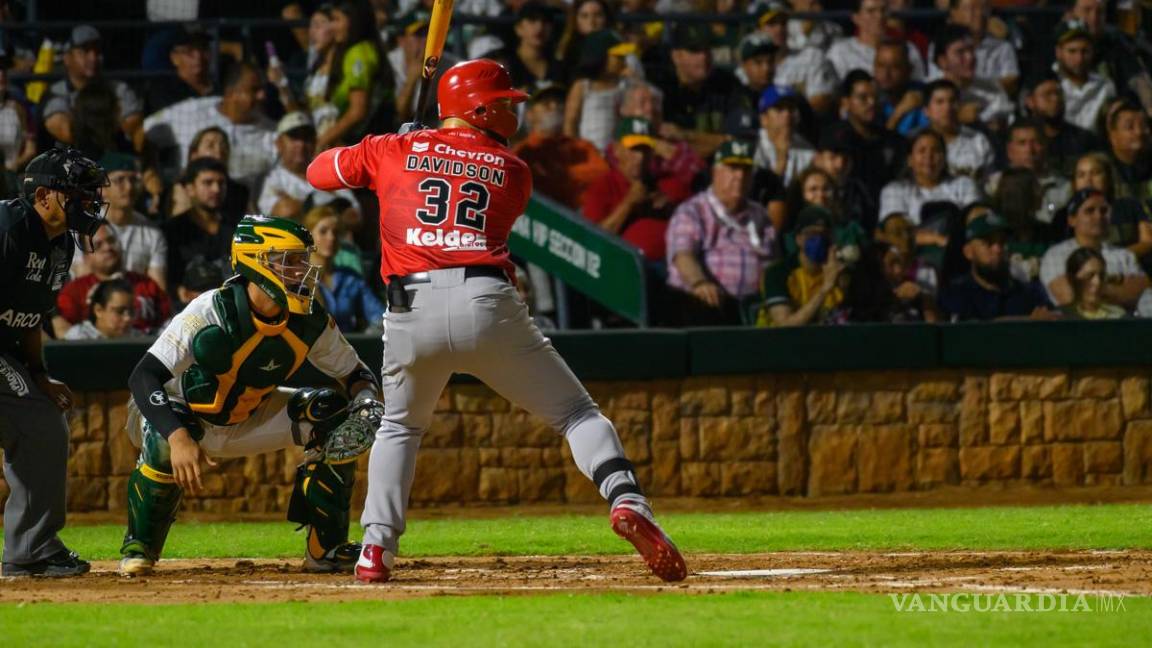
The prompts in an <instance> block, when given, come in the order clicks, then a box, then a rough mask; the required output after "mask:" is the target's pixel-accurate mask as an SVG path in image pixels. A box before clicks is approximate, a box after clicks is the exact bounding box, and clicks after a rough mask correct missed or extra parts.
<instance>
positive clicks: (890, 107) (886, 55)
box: [872, 40, 928, 136]
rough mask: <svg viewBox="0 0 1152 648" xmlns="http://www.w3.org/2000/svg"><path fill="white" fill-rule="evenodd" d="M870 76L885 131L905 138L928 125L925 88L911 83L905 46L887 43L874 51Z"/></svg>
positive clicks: (909, 63)
mask: <svg viewBox="0 0 1152 648" xmlns="http://www.w3.org/2000/svg"><path fill="white" fill-rule="evenodd" d="M872 74H873V76H874V78H875V81H876V88H877V90H878V91H879V97H878V100H879V102H880V117H881V119H883V120H884V127H885V128H887V129H888V130H890V131H892V132H894V133H898V134H900V135H903V136H907V135H909V134H910V133H913V132H915V131H918V130H920V129H921V128H924V127H926V126H927V125H928V118H927V117H925V116H924V110H923V107H924V87H923V85H922V84H921V83H919V82H916V81H913V80H912V64H911V62H910V61H909V60H908V48H907V47H905V46H904V43H901V42H898V41H891V40H887V41H884V42H882V43H880V45H879V46H878V47H877V48H876V61H875V63H874V64H873V70H872Z"/></svg>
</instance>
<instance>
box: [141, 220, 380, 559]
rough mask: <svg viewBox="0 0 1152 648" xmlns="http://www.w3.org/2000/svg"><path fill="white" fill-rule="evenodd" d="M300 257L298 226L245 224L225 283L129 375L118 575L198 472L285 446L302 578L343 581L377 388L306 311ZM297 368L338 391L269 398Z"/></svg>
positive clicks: (158, 533)
mask: <svg viewBox="0 0 1152 648" xmlns="http://www.w3.org/2000/svg"><path fill="white" fill-rule="evenodd" d="M311 252H312V236H311V235H310V234H309V233H308V230H306V229H304V227H303V226H302V225H299V224H297V223H294V222H292V221H287V220H283V219H279V218H266V217H263V216H245V217H244V219H243V220H241V221H240V224H239V225H238V226H237V227H236V232H235V234H234V235H233V238H232V267H233V269H234V270H235V271H236V276H234V277H232V278H231V279H229V280H228V281H227V282H225V283H224V285H223V286H222V287H220V288H218V289H215V290H210V291H208V292H206V293H204V294H202V295H200V296H199V297H197V298H196V299H194V300H193V301H192V303H190V304H188V306H187V307H186V308H185V309H184V310H183V311H181V313H180V314H179V315H177V316H176V317H175V318H174V319H173V320H172V322H171V323H170V324H169V325H168V327H167V328H165V329H164V332H163V333H161V334H160V336H159V337H158V338H157V339H156V342H155V343H154V344H153V345H152V347H151V348H149V349H148V352H147V353H146V354H144V358H143V359H142V360H141V361H140V363H139V364H138V365H137V366H136V368H135V370H133V372H132V376H131V377H130V378H129V381H128V384H129V387H130V388H131V390H132V399H131V400H130V401H129V402H128V425H127V427H128V436H129V437H130V438H131V440H132V442H133V443H134V444H135V445H136V447H138V448H140V458H139V460H138V461H137V463H136V469H135V470H134V471H132V474H131V476H130V477H129V478H128V493H127V495H128V531H127V533H125V535H124V545H123V546H122V547H121V549H120V552H121V554H122V555H123V558H122V559H121V560H120V571H121V573H123V574H125V575H129V576H138V575H143V574H148V573H150V572H151V571H152V569H153V567H154V565H155V564H156V561H157V560H158V559H159V558H160V554H161V552H162V551H163V548H164V541H165V539H166V538H167V537H168V531H169V529H170V528H171V526H172V522H173V521H174V520H175V518H176V511H177V509H178V508H179V506H180V500H181V497H182V495H183V492H184V490H185V489H190V490H192V491H193V492H195V491H196V490H198V489H200V488H202V482H201V478H200V464H201V462H207V463H209V464H213V465H214V463H213V459H212V458H213V457H241V456H245V455H250V454H257V453H261V452H270V451H273V450H279V449H281V448H288V447H292V446H294V445H296V446H304V447H305V455H304V456H305V461H304V463H303V464H301V465H300V466H299V468H298V469H297V472H296V482H295V488H294V489H293V492H292V499H291V501H290V502H289V505H288V519H289V520H291V521H293V522H297V523H299V524H301V525H303V526H307V527H308V534H307V540H306V548H305V553H304V569H305V570H306V571H312V572H335V571H350V570H351V569H352V565H353V563H355V562H356V559H357V558H358V556H359V554H360V546H359V545H358V544H355V543H349V542H348V523H349V504H350V500H351V498H352V487H353V484H354V480H355V476H356V474H355V467H356V463H355V462H356V457H358V456H359V455H362V454H363V453H364V452H365V451H366V450H367V449H368V446H369V445H370V444H371V440H372V433H373V431H374V430H375V429H376V427H377V424H378V423H379V420H380V417H381V416H382V415H383V407H382V406H381V405H380V403H379V402H378V401H377V400H376V398H377V396H378V387H377V384H376V378H375V376H373V375H372V372H371V371H369V370H368V368H367V367H366V366H365V365H364V363H362V362H361V361H360V359H359V358H358V357H357V356H356V352H355V351H354V350H353V349H352V347H351V346H350V345H349V344H348V341H347V340H345V339H344V337H343V336H342V335H341V334H340V331H339V329H337V328H336V323H335V322H334V321H333V319H332V317H331V316H330V315H329V314H328V313H327V312H326V311H325V310H324V308H323V307H322V306H321V305H320V304H318V303H313V295H314V294H315V290H316V280H317V277H319V268H317V267H316V266H313V265H311V264H310V263H309V256H310V255H311ZM305 360H307V361H309V362H310V363H312V365H313V366H315V367H316V368H317V369H319V370H320V371H321V372H323V373H325V374H327V375H328V376H331V377H332V378H335V379H337V380H339V381H340V383H341V385H342V386H343V392H344V393H341V392H340V391H337V390H334V389H329V388H322V389H299V390H292V389H284V388H281V387H280V385H282V384H283V383H284V382H286V381H287V380H288V379H289V378H290V377H291V376H292V375H293V374H294V373H296V371H297V370H298V369H299V368H300V366H301V365H302V364H303V363H304V361H305ZM345 394H347V396H346V395H345ZM350 398H351V399H352V401H353V402H351V403H350V402H349V400H350Z"/></svg>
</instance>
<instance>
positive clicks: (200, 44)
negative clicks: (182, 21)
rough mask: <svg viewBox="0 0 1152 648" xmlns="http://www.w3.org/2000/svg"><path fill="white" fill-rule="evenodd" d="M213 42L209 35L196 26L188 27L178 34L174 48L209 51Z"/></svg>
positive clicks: (173, 42)
mask: <svg viewBox="0 0 1152 648" xmlns="http://www.w3.org/2000/svg"><path fill="white" fill-rule="evenodd" d="M211 43H212V40H211V39H210V38H208V34H207V33H205V31H204V30H203V29H200V28H199V27H197V26H196V25H187V26H185V27H184V28H183V29H181V30H180V31H179V32H177V34H176V38H175V39H174V40H173V41H172V47H174V48H175V47H192V48H195V49H208V47H209V46H210V45H211Z"/></svg>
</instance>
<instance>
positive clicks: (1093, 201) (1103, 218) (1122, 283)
mask: <svg viewBox="0 0 1152 648" xmlns="http://www.w3.org/2000/svg"><path fill="white" fill-rule="evenodd" d="M1066 212H1067V214H1068V226H1069V227H1070V228H1071V229H1072V238H1070V239H1068V240H1066V241H1063V242H1061V243H1057V244H1056V245H1053V246H1052V247H1050V248H1048V251H1047V252H1046V253H1045V254H1044V258H1043V259H1042V260H1041V262H1040V281H1041V283H1043V284H1044V287H1045V288H1046V289H1047V291H1048V297H1049V299H1050V300H1051V301H1052V303H1053V304H1056V305H1057V306H1065V305H1067V304H1069V303H1071V302H1072V300H1073V296H1074V295H1073V292H1072V286H1071V284H1070V283H1069V281H1068V277H1067V276H1065V272H1066V269H1067V263H1068V257H1069V256H1071V254H1072V253H1073V252H1074V251H1076V249H1077V248H1083V247H1086V248H1091V249H1093V250H1097V251H1098V252H1100V254H1101V255H1103V257H1104V263H1105V266H1106V274H1107V281H1106V282H1105V285H1104V288H1103V298H1104V299H1105V300H1106V301H1109V302H1112V303H1115V304H1119V305H1121V306H1123V307H1124V308H1126V309H1128V310H1131V309H1133V308H1134V307H1135V306H1136V302H1137V301H1139V299H1140V294H1141V293H1142V292H1144V290H1145V289H1147V288H1148V276H1147V275H1145V274H1144V271H1143V270H1142V269H1141V268H1140V264H1139V262H1138V261H1137V260H1136V256H1135V255H1133V254H1132V253H1131V252H1129V251H1128V250H1125V249H1124V248H1121V247H1117V246H1114V245H1112V244H1111V243H1108V242H1107V240H1108V225H1109V218H1110V215H1111V206H1110V205H1109V204H1108V200H1107V199H1106V198H1105V196H1104V194H1103V193H1102V192H1100V191H1097V190H1095V189H1081V190H1080V191H1077V192H1076V193H1075V194H1073V195H1072V198H1071V200H1069V201H1068V207H1067V209H1066Z"/></svg>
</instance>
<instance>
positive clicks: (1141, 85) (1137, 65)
mask: <svg viewBox="0 0 1152 648" xmlns="http://www.w3.org/2000/svg"><path fill="white" fill-rule="evenodd" d="M1106 13H1107V10H1106V7H1105V6H1104V2H1103V0H1074V2H1072V4H1071V6H1070V7H1069V8H1068V12H1067V13H1066V14H1065V15H1064V20H1065V21H1066V22H1078V23H1080V24H1081V25H1082V26H1083V27H1084V29H1085V30H1087V31H1088V33H1089V34H1090V35H1091V36H1092V51H1093V55H1094V56H1093V62H1092V68H1093V69H1095V70H1096V71H1097V72H1099V73H1100V74H1101V75H1102V76H1104V77H1106V78H1108V79H1110V80H1111V81H1112V83H1113V84H1114V85H1116V86H1117V87H1119V88H1121V89H1127V90H1130V91H1131V92H1132V93H1133V94H1135V95H1136V96H1137V97H1138V98H1139V100H1140V105H1142V106H1143V107H1144V109H1145V110H1152V77H1150V76H1149V72H1148V71H1149V69H1152V52H1149V49H1148V47H1147V45H1146V44H1144V43H1141V38H1144V37H1143V36H1141V37H1140V38H1135V36H1137V34H1136V32H1135V31H1130V32H1129V33H1125V32H1124V31H1122V30H1121V29H1118V28H1117V27H1116V26H1114V25H1109V24H1107V22H1106V21H1107V15H1106ZM1117 13H1118V14H1120V15H1121V16H1123V15H1124V14H1128V15H1129V16H1131V15H1133V14H1136V15H1137V16H1139V13H1140V4H1139V3H1134V4H1132V5H1131V6H1130V9H1129V10H1128V11H1124V10H1123V9H1119V7H1118V11H1117ZM1137 21H1139V18H1137Z"/></svg>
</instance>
